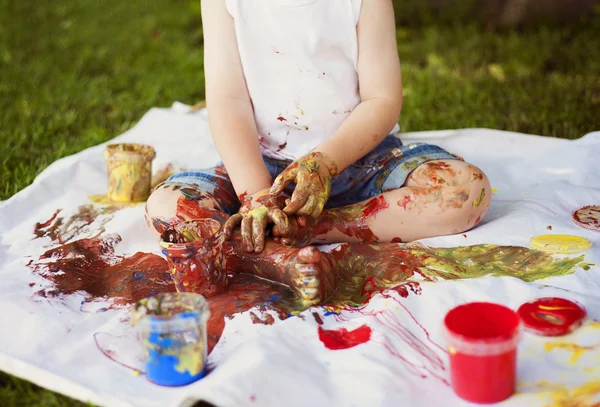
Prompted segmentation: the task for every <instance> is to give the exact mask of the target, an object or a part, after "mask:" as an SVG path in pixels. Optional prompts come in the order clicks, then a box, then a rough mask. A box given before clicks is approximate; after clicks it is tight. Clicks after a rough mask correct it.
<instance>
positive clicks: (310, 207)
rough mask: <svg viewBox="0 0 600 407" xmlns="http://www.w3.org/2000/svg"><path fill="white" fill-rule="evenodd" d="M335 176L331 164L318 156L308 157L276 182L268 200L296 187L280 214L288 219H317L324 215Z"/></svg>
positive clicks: (294, 164)
mask: <svg viewBox="0 0 600 407" xmlns="http://www.w3.org/2000/svg"><path fill="white" fill-rule="evenodd" d="M336 174H337V166H336V164H335V162H333V160H331V159H330V158H329V157H327V156H326V155H324V154H323V153H319V152H312V153H308V154H307V155H305V156H302V157H300V158H298V159H297V160H296V161H294V162H293V163H291V164H290V165H289V166H288V167H287V168H286V169H285V170H283V172H282V173H281V174H279V176H278V177H277V178H276V179H275V182H274V183H273V186H272V187H271V190H270V192H271V196H272V197H277V196H279V194H281V193H282V192H283V191H284V190H285V188H286V187H287V186H288V185H289V184H291V183H295V184H296V188H295V189H294V192H293V194H292V198H291V199H289V200H288V201H287V205H286V207H285V208H283V211H284V212H285V213H287V214H288V215H292V214H296V215H306V216H311V217H313V218H316V217H317V216H319V215H320V214H321V212H323V208H324V207H325V204H326V203H327V200H328V199H329V193H330V192H331V179H332V178H333V177H334V176H335V175H336Z"/></svg>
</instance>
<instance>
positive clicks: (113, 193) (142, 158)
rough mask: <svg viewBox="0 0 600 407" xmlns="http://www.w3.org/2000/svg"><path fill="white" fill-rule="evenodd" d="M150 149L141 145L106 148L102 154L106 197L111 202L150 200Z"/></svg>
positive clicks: (153, 153)
mask: <svg viewBox="0 0 600 407" xmlns="http://www.w3.org/2000/svg"><path fill="white" fill-rule="evenodd" d="M155 155H156V154H155V152H154V149H153V148H152V147H151V146H148V145H143V144H130V143H121V144H109V145H108V146H106V148H105V150H104V157H105V158H106V166H107V169H108V193H107V197H108V199H109V200H111V201H113V202H141V201H145V200H146V199H148V196H150V186H151V182H152V160H154V157H155Z"/></svg>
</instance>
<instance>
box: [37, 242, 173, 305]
mask: <svg viewBox="0 0 600 407" xmlns="http://www.w3.org/2000/svg"><path fill="white" fill-rule="evenodd" d="M120 241H121V238H120V236H118V235H109V236H106V237H103V238H90V239H81V240H77V241H74V242H72V243H69V244H66V245H62V246H58V247H56V248H53V249H50V250H48V251H46V252H45V253H44V254H42V255H41V256H40V258H39V260H37V261H33V260H32V261H31V262H30V263H29V264H28V266H29V267H30V268H31V270H32V271H33V273H34V274H37V275H40V276H42V277H44V278H45V279H46V280H48V281H49V282H50V283H51V284H50V285H49V286H48V287H45V288H43V289H41V290H39V291H38V292H37V295H39V296H42V297H47V298H58V299H64V298H65V296H68V295H70V294H82V295H83V296H84V297H85V299H84V302H92V301H96V300H98V299H100V300H112V304H111V306H114V307H119V306H123V305H125V304H131V303H134V302H136V301H138V300H141V299H142V298H144V297H147V296H148V295H155V294H158V293H162V292H172V291H175V287H174V285H173V283H172V278H171V275H170V274H169V271H168V267H167V262H166V261H165V260H164V259H163V258H162V257H160V256H157V255H155V254H151V253H141V252H138V253H136V254H134V255H133V256H131V257H123V256H117V255H115V252H114V246H115V244H117V243H118V242H120Z"/></svg>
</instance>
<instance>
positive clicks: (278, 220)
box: [223, 189, 289, 253]
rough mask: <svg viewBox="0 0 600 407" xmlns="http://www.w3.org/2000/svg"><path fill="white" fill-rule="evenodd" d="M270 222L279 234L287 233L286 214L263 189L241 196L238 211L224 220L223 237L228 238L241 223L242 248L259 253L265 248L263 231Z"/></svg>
mask: <svg viewBox="0 0 600 407" xmlns="http://www.w3.org/2000/svg"><path fill="white" fill-rule="evenodd" d="M270 222H272V223H274V224H275V226H276V227H277V230H278V231H279V233H280V234H281V235H287V234H288V233H289V222H288V218H287V215H286V214H285V213H284V212H283V211H282V210H281V209H280V208H279V206H278V205H277V202H276V201H275V200H274V199H272V198H271V197H270V196H269V190H268V189H264V190H262V191H258V192H256V193H255V194H253V195H248V196H246V197H245V198H243V200H242V206H241V208H240V211H239V212H238V213H237V214H235V215H233V216H232V217H230V218H229V219H227V221H226V222H225V225H224V226H223V234H224V236H225V239H230V238H231V235H232V234H233V231H234V230H235V228H236V227H237V226H238V225H240V224H241V229H242V244H243V245H244V249H245V250H246V251H247V252H248V253H251V252H255V253H260V252H262V251H263V249H264V248H265V231H266V229H267V226H268V225H269V223H270Z"/></svg>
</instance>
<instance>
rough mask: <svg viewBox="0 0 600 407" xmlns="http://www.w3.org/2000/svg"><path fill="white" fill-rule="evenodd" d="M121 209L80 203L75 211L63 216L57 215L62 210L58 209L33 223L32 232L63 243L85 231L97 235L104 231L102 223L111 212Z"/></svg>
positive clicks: (110, 216) (36, 235) (106, 221)
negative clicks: (94, 225) (43, 219)
mask: <svg viewBox="0 0 600 407" xmlns="http://www.w3.org/2000/svg"><path fill="white" fill-rule="evenodd" d="M119 209H121V207H120V206H108V207H97V206H95V205H82V206H80V207H79V208H78V210H77V212H76V213H75V214H74V215H72V216H70V217H68V218H64V217H62V216H58V215H59V213H60V212H61V211H62V210H61V209H58V210H57V211H56V212H54V214H53V215H52V217H51V218H50V219H48V220H47V221H45V222H38V223H36V224H35V226H34V229H33V234H34V235H35V238H36V239H37V238H42V237H48V238H50V240H52V242H53V243H59V244H65V243H68V242H70V241H71V240H73V239H74V238H75V237H77V238H80V237H82V236H83V235H84V234H85V233H86V232H87V234H88V235H90V234H91V235H92V236H99V235H100V234H101V233H103V232H104V225H106V224H107V223H108V222H109V221H110V220H111V219H112V214H113V213H115V212H116V211H118V210H119ZM96 221H98V225H97V226H96V227H95V228H93V230H90V229H92V228H90V225H92V224H93V223H94V222H96Z"/></svg>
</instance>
